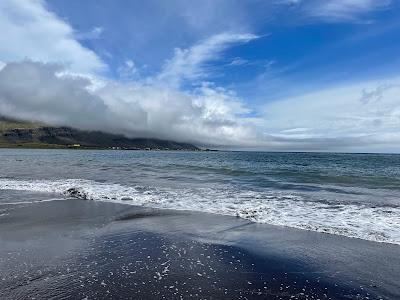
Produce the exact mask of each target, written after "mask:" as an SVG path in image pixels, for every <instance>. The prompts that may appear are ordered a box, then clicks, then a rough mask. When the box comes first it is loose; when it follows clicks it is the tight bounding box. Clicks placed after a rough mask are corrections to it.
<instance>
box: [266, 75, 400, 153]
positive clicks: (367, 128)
mask: <svg viewBox="0 0 400 300" xmlns="http://www.w3.org/2000/svg"><path fill="white" fill-rule="evenodd" d="M366 91H372V92H370V93H369V94H368V93H367V92H366ZM366 93H367V94H366ZM366 95H368V101H365V97H366ZM263 110H264V115H263V118H264V119H265V123H264V124H262V126H263V128H265V132H266V133H267V134H268V135H270V136H272V137H277V138H280V139H283V142H285V143H286V145H287V146H286V147H287V148H288V149H290V148H293V147H298V149H303V150H304V149H319V150H324V149H331V150H332V149H336V150H346V149H352V148H357V149H358V151H362V150H364V151H367V150H370V149H374V148H376V149H378V148H379V149H380V150H384V149H387V148H388V147H389V148H390V147H391V148H395V149H397V150H396V151H399V150H400V133H399V128H400V78H392V79H388V80H383V81H370V82H363V83H359V84H354V85H349V86H342V87H335V88H330V89H327V90H322V91H317V92H314V93H311V94H306V95H301V96H297V97H293V98H289V99H284V100H280V101H276V102H271V103H268V104H266V105H265V106H264V108H263ZM328 141H329V142H328ZM296 145H300V147H299V146H296ZM302 147H303V148H302Z"/></svg>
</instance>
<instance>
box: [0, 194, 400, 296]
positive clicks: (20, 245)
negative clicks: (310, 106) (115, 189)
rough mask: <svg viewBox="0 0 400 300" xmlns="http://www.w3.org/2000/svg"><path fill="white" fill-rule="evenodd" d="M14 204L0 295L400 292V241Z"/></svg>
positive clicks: (161, 214) (0, 261)
mask: <svg viewBox="0 0 400 300" xmlns="http://www.w3.org/2000/svg"><path fill="white" fill-rule="evenodd" d="M30 200H32V199H30ZM3 208H4V206H3ZM9 209H10V210H9V211H8V213H9V214H8V215H3V216H2V217H1V218H0V274H1V276H0V298H1V299H189V298H197V299H223V298H226V299H399V298H400V274H399V273H398V271H399V270H400V255H399V254H400V247H399V246H397V245H390V244H381V243H375V242H369V241H364V240H358V239H350V238H346V237H340V236H334V235H327V234H320V233H315V232H308V231H303V230H296V229H289V228H283V227H276V226H269V225H261V224H255V223H250V222H248V221H245V220H241V219H238V218H234V217H225V216H218V215H210V214H201V213H191V212H182V211H172V210H153V209H145V208H141V207H134V206H128V205H122V204H121V205H120V204H113V203H105V202H96V201H84V200H72V199H71V200H65V201H50V202H41V203H35V204H20V205H12V206H10V207H9Z"/></svg>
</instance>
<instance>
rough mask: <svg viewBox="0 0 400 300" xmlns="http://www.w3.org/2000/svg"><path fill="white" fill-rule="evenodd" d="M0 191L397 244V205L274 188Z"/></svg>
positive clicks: (23, 187)
mask: <svg viewBox="0 0 400 300" xmlns="http://www.w3.org/2000/svg"><path fill="white" fill-rule="evenodd" d="M0 190H16V191H29V192H41V193H43V192H45V193H52V194H58V195H63V196H64V197H68V198H71V197H72V198H78V199H85V200H97V201H109V202H116V203H125V204H129V205H138V206H146V207H153V208H164V209H177V210H191V211H199V212H207V213H214V214H223V215H231V216H237V217H240V218H243V219H246V220H250V221H253V222H258V223H268V224H272V225H279V226H287V227H294V228H300V229H305V230H311V231H317V232H323V233H330V234H336V235H343V236H347V237H352V238H360V239H365V240H370V241H376V242H386V243H393V244H398V245H400V207H396V206H376V205H372V204H369V205H368V204H365V205H363V204H360V203H349V204H342V203H340V204H338V203H329V202H326V201H325V202H324V201H310V200H309V199H305V198H304V197H303V196H302V195H298V194H295V193H290V192H287V191H276V190H267V189H265V190H245V189H238V188H236V187H235V186H231V185H227V186H224V187H217V188H204V187H203V188H176V189H174V188H171V187H168V188H157V187H146V186H139V185H138V186H124V185H120V184H109V183H100V182H96V181H92V180H84V179H67V180H14V179H0Z"/></svg>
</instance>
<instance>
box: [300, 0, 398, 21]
mask: <svg viewBox="0 0 400 300" xmlns="http://www.w3.org/2000/svg"><path fill="white" fill-rule="evenodd" d="M297 2H299V3H300V1H297ZM301 3H302V4H304V10H305V12H306V13H307V14H308V15H310V16H313V17H318V18H321V19H324V20H326V21H360V16H362V15H363V14H366V13H369V12H371V11H374V10H378V9H384V8H387V7H389V5H390V4H391V0H379V1H376V0H322V1H321V0H316V1H302V2H301Z"/></svg>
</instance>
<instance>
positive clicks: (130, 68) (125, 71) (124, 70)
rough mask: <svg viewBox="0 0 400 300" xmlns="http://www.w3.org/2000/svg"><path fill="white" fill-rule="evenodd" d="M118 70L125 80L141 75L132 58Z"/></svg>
mask: <svg viewBox="0 0 400 300" xmlns="http://www.w3.org/2000/svg"><path fill="white" fill-rule="evenodd" d="M117 71H118V74H119V76H120V78H121V79H123V80H133V79H137V78H138V77H139V69H138V68H137V67H136V64H135V62H134V61H133V60H131V59H127V60H126V61H125V62H124V63H123V65H122V66H120V67H118V70H117Z"/></svg>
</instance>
